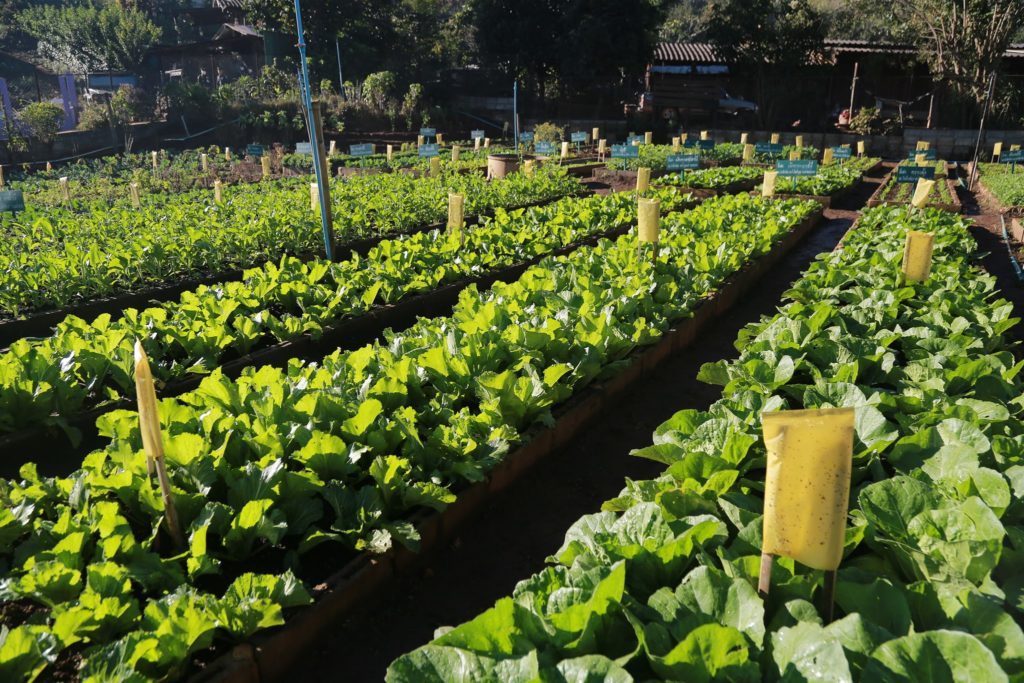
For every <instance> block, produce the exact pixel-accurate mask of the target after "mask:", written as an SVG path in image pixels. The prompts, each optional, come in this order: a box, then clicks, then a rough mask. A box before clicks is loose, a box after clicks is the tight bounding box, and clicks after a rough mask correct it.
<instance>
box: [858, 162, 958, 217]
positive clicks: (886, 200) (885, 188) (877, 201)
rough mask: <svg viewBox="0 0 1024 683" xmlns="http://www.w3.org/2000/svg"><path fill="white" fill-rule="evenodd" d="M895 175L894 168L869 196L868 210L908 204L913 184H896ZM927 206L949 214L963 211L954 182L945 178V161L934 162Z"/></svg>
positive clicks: (912, 192) (912, 191)
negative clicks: (933, 175) (934, 169)
mask: <svg viewBox="0 0 1024 683" xmlns="http://www.w3.org/2000/svg"><path fill="white" fill-rule="evenodd" d="M896 173H897V171H896V169H895V168H894V169H893V170H892V171H890V172H889V174H888V175H887V176H886V177H885V180H883V181H882V184H881V185H879V186H878V189H877V190H875V192H874V194H872V195H871V197H870V198H869V199H868V203H867V205H868V207H869V208H874V207H876V206H898V205H900V204H909V203H910V199H911V197H912V196H913V194H914V186H915V183H898V182H896ZM927 206H929V207H931V208H934V209H941V210H943V211H949V212H950V213H960V212H961V211H962V210H963V207H962V206H961V204H960V199H959V198H958V197H957V193H956V185H955V182H954V181H953V180H952V179H950V178H948V177H947V166H946V162H945V161H939V162H936V171H935V187H934V188H933V189H932V192H931V194H930V195H929V197H928V203H927Z"/></svg>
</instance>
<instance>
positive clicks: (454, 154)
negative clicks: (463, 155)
mask: <svg viewBox="0 0 1024 683" xmlns="http://www.w3.org/2000/svg"><path fill="white" fill-rule="evenodd" d="M458 160H459V146H458V145H452V161H458Z"/></svg>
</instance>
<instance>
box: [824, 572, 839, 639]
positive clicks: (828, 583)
mask: <svg viewBox="0 0 1024 683" xmlns="http://www.w3.org/2000/svg"><path fill="white" fill-rule="evenodd" d="M837 575H838V572H837V571H836V570H835V569H833V570H832V571H826V572H825V591H824V594H823V595H822V599H823V601H824V604H823V605H822V607H823V609H822V611H823V612H824V613H825V624H826V625H828V624H831V623H832V620H833V619H834V618H835V610H836V579H837Z"/></svg>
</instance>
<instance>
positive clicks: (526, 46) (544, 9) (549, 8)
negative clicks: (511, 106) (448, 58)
mask: <svg viewBox="0 0 1024 683" xmlns="http://www.w3.org/2000/svg"><path fill="white" fill-rule="evenodd" d="M561 16H562V3H560V2H558V1H557V0H535V1H534V2H521V0H474V3H473V25H474V26H475V28H476V39H477V45H478V46H479V50H480V56H481V60H482V61H483V62H484V63H485V64H487V65H488V66H494V67H496V68H498V69H499V70H501V71H503V72H504V73H506V74H508V75H510V76H513V77H515V78H519V79H521V80H523V81H525V82H527V83H532V84H533V85H534V86H535V88H536V92H537V93H538V95H539V97H540V98H541V99H544V92H545V88H546V86H547V85H548V83H549V80H550V79H551V77H552V76H553V75H554V73H555V69H556V67H557V66H558V63H559V57H560V55H559V52H560V50H561V48H560V46H559V41H561V40H562V36H561V35H560V34H561V29H562V22H561Z"/></svg>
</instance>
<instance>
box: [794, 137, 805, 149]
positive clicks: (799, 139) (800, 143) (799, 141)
mask: <svg viewBox="0 0 1024 683" xmlns="http://www.w3.org/2000/svg"><path fill="white" fill-rule="evenodd" d="M796 146H797V147H803V146H804V136H803V135H797V136H796Z"/></svg>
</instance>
